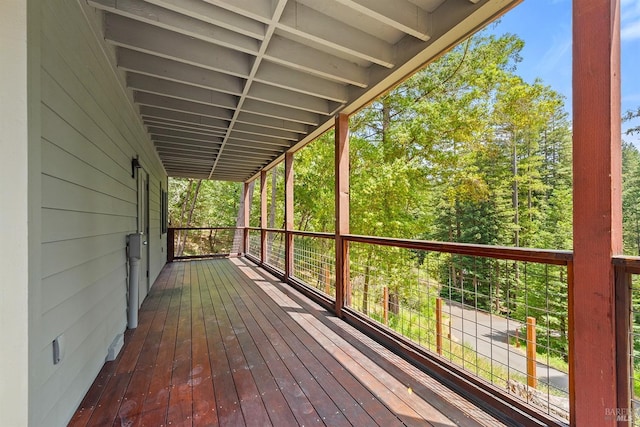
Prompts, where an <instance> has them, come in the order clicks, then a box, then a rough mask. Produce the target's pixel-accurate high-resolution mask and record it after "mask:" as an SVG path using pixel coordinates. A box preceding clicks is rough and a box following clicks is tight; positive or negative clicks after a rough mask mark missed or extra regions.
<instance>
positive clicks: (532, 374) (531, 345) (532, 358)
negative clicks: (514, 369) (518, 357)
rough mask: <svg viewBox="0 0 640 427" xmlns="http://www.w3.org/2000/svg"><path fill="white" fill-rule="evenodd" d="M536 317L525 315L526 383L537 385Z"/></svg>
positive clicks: (534, 386) (531, 385) (530, 385)
mask: <svg viewBox="0 0 640 427" xmlns="http://www.w3.org/2000/svg"><path fill="white" fill-rule="evenodd" d="M536 355H537V353H536V318H535V317H530V316H529V317H527V385H528V386H529V387H533V388H536V387H538V375H537V374H536V367H537V366H536V363H537V362H536Z"/></svg>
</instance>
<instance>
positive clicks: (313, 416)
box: [215, 264, 321, 425]
mask: <svg viewBox="0 0 640 427" xmlns="http://www.w3.org/2000/svg"><path fill="white" fill-rule="evenodd" d="M221 267H223V266H222V265H221V264H216V265H215V268H216V273H215V275H216V277H217V279H218V283H219V286H220V289H224V288H225V283H228V282H227V280H228V279H227V278H226V277H225V276H224V272H223V271H222V268H221ZM219 296H220V301H221V302H222V301H224V302H226V304H225V306H227V307H229V306H232V305H233V303H232V301H231V300H230V297H229V289H227V291H226V293H222V292H221V293H220V294H219ZM235 312H236V313H237V310H236V311H235ZM243 313H245V314H246V315H247V317H250V316H249V313H248V312H247V311H243ZM234 318H236V321H238V319H239V315H238V317H236V316H235V315H234ZM249 321H251V319H249ZM243 325H244V324H243ZM238 326H239V329H243V330H246V328H243V327H240V325H238ZM259 330H260V328H259V327H258V328H253V332H256V333H257V336H255V337H254V339H256V340H257V341H256V342H257V344H258V350H259V352H260V353H261V354H262V356H263V358H264V360H265V362H266V364H267V367H268V368H269V370H270V371H271V373H272V374H273V376H274V378H275V380H276V384H277V385H278V388H279V389H280V390H281V391H282V393H283V395H284V397H285V399H286V400H287V402H288V403H289V407H290V408H291V411H292V413H293V414H294V416H295V417H296V419H297V421H298V423H299V424H301V425H319V423H321V416H320V415H319V414H317V413H316V410H315V408H314V406H313V405H312V404H311V402H310V401H309V399H308V398H307V397H306V395H305V394H304V392H303V391H302V389H301V388H300V387H299V386H298V384H297V383H296V381H295V379H294V378H293V377H292V375H291V373H290V372H289V370H288V369H287V367H286V366H285V365H284V363H283V361H282V357H281V356H280V354H279V353H278V351H277V350H276V349H275V347H276V346H278V345H279V346H281V347H283V344H282V342H283V338H282V337H280V336H279V335H278V336H277V337H276V336H274V335H272V336H271V339H267V337H266V336H265V335H264V334H263V333H259V332H258V331H259ZM283 351H284V350H283ZM285 354H287V355H288V356H293V352H291V351H290V350H289V351H285Z"/></svg>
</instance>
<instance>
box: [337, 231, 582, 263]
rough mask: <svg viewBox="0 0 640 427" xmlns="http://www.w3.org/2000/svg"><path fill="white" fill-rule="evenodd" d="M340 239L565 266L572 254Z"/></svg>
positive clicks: (353, 237)
mask: <svg viewBox="0 0 640 427" xmlns="http://www.w3.org/2000/svg"><path fill="white" fill-rule="evenodd" d="M342 238H343V239H344V240H346V241H350V242H359V243H369V244H375V245H381V246H396V247H400V248H405V249H417V250H425V251H432V252H447V253H452V254H458V255H468V256H480V257H485V258H497V259H509V260H514V261H529V262H538V263H544V264H555V265H567V264H568V263H569V262H571V261H572V260H573V253H572V252H571V251H561V250H548V249H531V248H512V247H506V246H490V245H477V244H470V243H445V242H434V241H429V240H410V239H395V238H390V237H371V236H360V235H355V234H346V235H343V236H342Z"/></svg>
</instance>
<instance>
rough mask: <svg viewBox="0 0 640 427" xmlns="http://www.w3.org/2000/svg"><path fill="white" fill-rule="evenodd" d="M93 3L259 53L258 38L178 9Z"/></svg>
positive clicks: (134, 0) (108, 0)
mask: <svg viewBox="0 0 640 427" xmlns="http://www.w3.org/2000/svg"><path fill="white" fill-rule="evenodd" d="M88 2H89V4H90V5H92V6H94V7H95V8H97V9H101V10H104V11H107V12H110V13H113V14H116V15H120V16H124V17H126V18H129V19H133V20H136V21H139V22H144V23H146V24H149V25H154V26H156V27H160V28H164V29H166V30H170V31H175V32H177V33H180V34H184V35H185V36H189V37H194V38H198V39H200V40H204V41H206V42H209V43H213V44H217V45H219V46H223V47H226V48H229V49H233V50H238V51H240V52H245V53H250V54H254V55H255V54H256V52H257V51H258V41H257V40H256V39H255V38H251V37H247V36H245V35H243V34H240V33H237V32H234V31H230V30H228V29H226V28H221V27H218V26H215V25H212V24H210V23H207V22H204V21H202V20H200V19H196V18H195V17H190V16H187V15H184V14H181V13H176V12H175V11H172V10H169V9H166V8H164V7H158V6H156V5H154V4H151V3H148V2H145V1H140V0H88Z"/></svg>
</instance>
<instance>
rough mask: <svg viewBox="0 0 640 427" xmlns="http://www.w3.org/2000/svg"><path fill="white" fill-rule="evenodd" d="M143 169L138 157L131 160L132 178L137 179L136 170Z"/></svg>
mask: <svg viewBox="0 0 640 427" xmlns="http://www.w3.org/2000/svg"><path fill="white" fill-rule="evenodd" d="M141 167H142V165H141V164H140V161H139V160H138V156H135V157H134V158H133V159H131V178H135V177H136V169H140V168H141Z"/></svg>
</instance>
